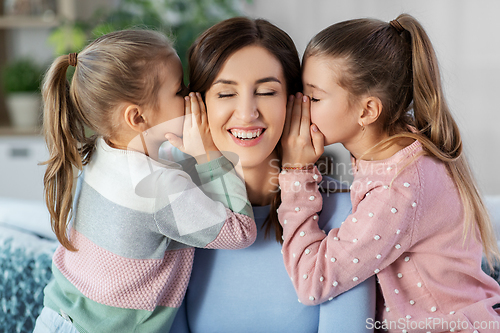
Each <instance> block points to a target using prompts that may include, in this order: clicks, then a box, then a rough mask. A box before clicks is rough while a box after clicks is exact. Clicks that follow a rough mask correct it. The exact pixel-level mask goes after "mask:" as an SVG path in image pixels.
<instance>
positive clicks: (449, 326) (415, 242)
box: [279, 141, 500, 332]
mask: <svg viewBox="0 0 500 333" xmlns="http://www.w3.org/2000/svg"><path fill="white" fill-rule="evenodd" d="M356 169H357V170H355V178H354V182H353V186H352V188H351V201H352V207H353V209H352V214H351V215H350V216H348V218H347V219H346V221H345V222H344V223H343V224H342V226H341V227H340V228H338V229H332V230H331V231H330V232H329V233H328V235H325V234H324V233H323V232H322V231H321V230H320V229H319V228H318V225H317V213H318V212H320V210H321V207H322V197H321V195H320V193H319V192H318V185H317V183H318V182H319V181H320V180H321V175H320V174H319V173H318V171H317V169H314V170H312V171H301V172H297V171H296V172H286V173H282V174H280V177H279V181H280V186H281V196H282V204H281V206H280V208H279V219H280V223H281V225H282V226H283V229H284V231H283V236H284V244H283V253H284V255H283V258H284V262H285V267H286V269H287V271H288V274H289V275H290V277H291V279H292V281H293V284H294V286H295V289H296V291H297V294H298V296H299V299H300V301H301V302H303V303H304V304H308V305H312V304H318V303H322V302H325V301H328V300H332V299H333V298H334V297H335V296H337V295H339V294H341V293H343V292H344V291H346V290H349V289H351V288H352V287H354V286H355V285H357V284H359V283H361V282H362V281H364V280H365V279H367V278H368V277H370V276H372V275H373V274H376V275H377V276H378V280H379V284H380V285H379V287H380V288H381V291H382V294H383V297H384V299H383V301H382V302H381V304H380V306H379V307H378V317H379V318H377V319H376V320H375V319H367V328H376V329H378V328H387V329H388V330H389V331H390V332H405V330H406V331H408V332H420V331H421V332H449V331H451V332H458V331H461V332H474V331H477V332H500V316H499V312H497V311H496V310H494V309H493V306H494V305H495V304H497V303H500V286H499V285H498V284H497V282H496V281H494V280H493V279H492V278H491V277H489V276H487V275H486V274H485V273H484V272H483V271H482V270H481V257H482V246H481V243H480V242H479V241H477V240H476V239H475V238H473V236H471V235H470V233H469V236H468V238H467V240H466V241H465V242H464V241H463V225H464V211H463V207H462V203H461V200H460V196H459V193H458V190H457V187H456V185H455V183H454V182H453V180H452V179H451V177H450V176H449V174H448V172H447V169H446V166H445V165H444V164H442V163H441V162H439V161H438V160H436V159H435V158H432V157H430V156H428V155H425V154H424V151H423V148H422V145H421V144H420V142H418V141H415V142H414V143H413V144H411V145H410V146H408V147H406V148H404V149H402V150H400V151H399V152H398V153H396V154H395V155H393V156H392V157H391V158H389V159H386V160H382V161H358V162H357V165H356ZM476 234H478V232H477V231H476ZM382 305H383V306H382ZM431 318H432V319H431ZM382 320H385V321H383V322H382ZM484 322H486V324H484ZM384 323H385V324H384ZM370 326H371V327H370ZM486 326H488V327H486Z"/></svg>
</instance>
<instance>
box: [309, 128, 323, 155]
mask: <svg viewBox="0 0 500 333" xmlns="http://www.w3.org/2000/svg"><path fill="white" fill-rule="evenodd" d="M309 130H310V132H311V134H310V135H311V139H312V144H313V148H314V153H315V155H316V156H317V157H318V158H319V157H320V156H321V155H322V154H323V152H324V151H325V136H324V135H323V133H321V131H320V130H319V128H318V126H316V124H312V125H311V126H310V127H309Z"/></svg>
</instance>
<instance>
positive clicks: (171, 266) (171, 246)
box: [35, 30, 256, 332]
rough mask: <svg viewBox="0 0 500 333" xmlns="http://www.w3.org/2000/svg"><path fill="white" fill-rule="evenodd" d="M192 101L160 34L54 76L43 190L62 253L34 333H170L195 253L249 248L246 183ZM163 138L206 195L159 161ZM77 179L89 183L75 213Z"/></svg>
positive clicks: (125, 34) (141, 36)
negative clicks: (185, 158)
mask: <svg viewBox="0 0 500 333" xmlns="http://www.w3.org/2000/svg"><path fill="white" fill-rule="evenodd" d="M69 66H75V72H74V75H73V78H72V80H71V84H69V83H68V82H67V80H66V71H67V69H68V67H69ZM185 95H186V88H185V86H184V84H183V73H182V67H181V63H180V61H179V58H178V56H177V54H176V52H175V50H174V49H173V48H172V47H171V45H170V42H169V41H168V39H167V38H166V37H165V36H163V35H162V34H160V33H157V32H153V31H146V30H139V31H134V30H126V31H118V32H113V33H110V34H107V35H104V36H102V37H100V38H98V39H96V40H95V41H94V42H92V43H91V44H90V45H88V46H87V47H86V48H85V49H84V50H83V51H82V52H80V53H79V54H70V55H65V56H60V57H59V58H57V59H56V60H55V61H54V63H53V64H52V66H51V67H50V69H49V70H48V72H47V74H46V77H45V81H44V84H43V98H44V131H45V137H46V141H47V146H48V149H49V152H50V159H49V161H47V162H46V164H47V171H46V174H45V179H44V183H45V195H46V203H47V207H48V209H49V212H50V214H51V218H52V228H53V230H54V232H55V234H56V235H57V238H58V239H59V241H60V243H61V246H59V247H58V249H57V250H56V252H55V254H54V257H53V267H52V270H53V275H54V280H53V281H52V282H50V283H49V285H48V286H47V287H46V288H45V299H44V306H45V307H44V309H43V311H42V313H41V315H40V317H39V318H38V320H37V324H36V327H35V332H77V331H79V332H168V330H169V328H170V325H171V323H172V320H173V318H174V316H175V313H176V312H177V309H178V307H179V306H180V304H181V302H182V299H183V297H184V293H185V290H186V286H187V283H188V280H189V276H190V272H191V266H192V261H193V254H194V249H193V246H198V247H207V248H225V249H236V248H243V247H246V246H249V245H250V244H252V243H253V241H254V239H255V236H256V228H255V223H254V221H253V219H252V211H251V207H250V204H249V203H248V201H247V200H246V192H245V184H244V182H243V181H242V180H241V179H240V178H239V177H238V176H237V175H236V174H235V172H234V170H233V165H232V164H231V163H230V161H229V160H227V159H225V158H224V157H222V156H221V154H220V152H218V151H217V149H216V148H215V146H214V144H213V142H212V139H211V136H210V131H209V130H208V126H207V121H206V113H205V110H204V108H200V106H199V105H200V104H198V101H199V100H201V97H199V96H197V95H196V94H194V93H192V94H191V95H190V96H185ZM201 105H203V104H201ZM184 115H186V117H185V119H184ZM87 128H88V129H90V130H92V131H93V132H94V133H95V135H94V136H91V137H89V136H87V135H86V133H87ZM167 133H171V134H169V135H176V136H181V135H182V136H183V139H182V142H181V144H180V147H181V148H182V150H183V151H184V152H186V153H188V154H191V155H193V156H195V158H196V160H197V162H198V163H199V164H198V165H197V168H196V170H197V173H198V177H199V180H200V181H201V187H202V188H203V191H204V192H203V191H201V190H200V189H199V188H198V187H197V186H196V185H195V184H194V183H193V182H192V181H191V178H190V176H189V175H188V174H187V173H185V172H184V171H182V169H181V168H180V165H178V164H176V163H173V162H169V161H164V160H161V159H159V158H158V149H159V147H160V145H161V143H162V142H163V141H164V140H165V135H166V134H167ZM178 140H179V139H178ZM205 152H208V153H209V155H208V154H207V153H205ZM207 160H208V162H207ZM203 162H205V163H203ZM74 169H78V170H82V172H81V173H80V175H79V180H78V188H77V190H76V195H75V198H74V205H73V208H72V202H73V196H72V189H73V185H74V183H75V182H74V173H73V171H74ZM211 198H213V199H216V200H218V201H213V200H212V199H211ZM71 218H72V224H71V226H69V221H70V219H71ZM68 234H69V237H68Z"/></svg>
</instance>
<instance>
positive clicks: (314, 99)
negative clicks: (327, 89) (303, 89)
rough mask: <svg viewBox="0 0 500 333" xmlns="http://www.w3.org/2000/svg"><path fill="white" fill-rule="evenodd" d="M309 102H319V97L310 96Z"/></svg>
mask: <svg viewBox="0 0 500 333" xmlns="http://www.w3.org/2000/svg"><path fill="white" fill-rule="evenodd" d="M311 102H312V103H315V102H319V99H317V98H314V97H311Z"/></svg>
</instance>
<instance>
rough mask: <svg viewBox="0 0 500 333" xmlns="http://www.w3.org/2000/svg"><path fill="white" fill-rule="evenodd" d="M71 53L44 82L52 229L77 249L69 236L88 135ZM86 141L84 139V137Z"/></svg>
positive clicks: (47, 193) (46, 180) (54, 66)
mask: <svg viewBox="0 0 500 333" xmlns="http://www.w3.org/2000/svg"><path fill="white" fill-rule="evenodd" d="M69 64H70V56H68V55H63V56H60V57H58V58H57V59H56V60H55V61H54V63H53V64H52V66H51V67H50V68H49V70H48V71H47V73H46V76H45V79H44V82H43V86H42V95H43V104H44V111H43V112H44V115H43V130H44V134H45V141H46V143H47V148H48V150H49V154H50V158H49V160H48V161H46V162H45V163H44V164H46V165H47V169H46V171H45V176H44V187H45V202H46V204H47V208H48V210H49V213H50V219H51V225H52V230H53V231H54V233H55V234H56V236H57V239H58V240H59V242H60V243H61V244H62V245H63V246H64V247H65V248H67V249H68V250H70V251H76V248H75V247H74V246H73V245H72V244H71V242H70V240H69V239H68V236H67V227H68V223H69V219H70V217H71V206H72V190H73V184H74V178H75V175H74V168H76V169H78V170H81V169H82V158H81V156H80V152H79V147H80V142H81V141H79V140H78V139H82V138H84V137H85V133H84V127H83V123H82V122H81V121H80V119H79V118H80V117H79V115H78V113H77V111H76V110H75V109H76V108H75V106H74V104H73V103H72V101H71V99H70V96H69V95H70V91H69V83H68V80H67V79H66V71H67V69H68V66H69ZM82 141H84V140H82Z"/></svg>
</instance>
